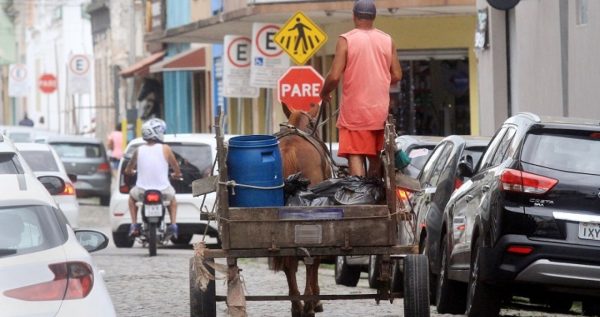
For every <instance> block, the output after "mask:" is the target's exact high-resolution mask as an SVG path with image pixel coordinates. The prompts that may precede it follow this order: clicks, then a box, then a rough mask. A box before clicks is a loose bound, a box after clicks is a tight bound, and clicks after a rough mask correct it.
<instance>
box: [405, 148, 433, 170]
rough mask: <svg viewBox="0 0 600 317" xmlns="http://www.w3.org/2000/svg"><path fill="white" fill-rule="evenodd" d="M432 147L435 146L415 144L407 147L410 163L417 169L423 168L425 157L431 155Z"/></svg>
mask: <svg viewBox="0 0 600 317" xmlns="http://www.w3.org/2000/svg"><path fill="white" fill-rule="evenodd" d="M434 148H435V146H433V145H427V146H415V147H413V148H411V149H409V150H408V153H406V154H407V155H408V157H410V164H411V165H412V166H414V167H416V168H418V169H419V170H421V169H423V166H424V165H425V162H427V159H428V158H429V156H431V153H433V149H434Z"/></svg>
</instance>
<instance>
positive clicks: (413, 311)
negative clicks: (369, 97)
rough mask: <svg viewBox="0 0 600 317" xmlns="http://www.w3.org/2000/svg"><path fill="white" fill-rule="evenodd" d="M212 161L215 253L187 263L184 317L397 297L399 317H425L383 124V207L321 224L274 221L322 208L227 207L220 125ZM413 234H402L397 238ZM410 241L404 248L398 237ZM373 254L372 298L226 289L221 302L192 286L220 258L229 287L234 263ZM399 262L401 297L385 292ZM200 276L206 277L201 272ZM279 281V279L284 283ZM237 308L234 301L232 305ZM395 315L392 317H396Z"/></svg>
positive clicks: (211, 289) (424, 291) (390, 134)
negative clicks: (281, 303)
mask: <svg viewBox="0 0 600 317" xmlns="http://www.w3.org/2000/svg"><path fill="white" fill-rule="evenodd" d="M216 134H217V152H218V153H217V160H218V166H219V175H218V179H219V181H218V182H217V185H216V187H217V189H216V190H217V195H218V198H217V202H218V203H217V208H216V215H215V216H216V219H217V221H218V224H219V232H220V239H221V247H222V249H203V250H202V255H201V256H199V255H196V256H195V257H194V258H192V259H191V261H190V299H191V303H190V309H191V316H204V317H211V316H216V302H217V301H227V302H228V305H230V306H231V305H232V303H233V302H235V301H236V299H233V298H231V297H232V294H237V295H238V296H239V294H240V292H241V294H242V295H241V296H242V297H243V304H244V305H245V301H276V300H285V301H289V300H292V299H295V300H307V299H315V298H317V297H318V298H319V299H320V300H351V299H367V298H373V299H375V300H376V301H378V302H379V301H380V300H389V301H390V302H392V301H393V299H394V298H398V297H404V315H405V316H429V282H428V267H427V259H426V258H424V256H423V255H419V254H417V253H418V246H417V245H416V244H415V239H414V231H413V230H414V228H415V224H414V223H412V222H413V221H415V217H413V216H412V215H411V214H410V213H409V212H407V211H406V210H405V208H404V206H403V205H402V203H401V202H400V201H399V200H397V198H396V193H395V190H396V173H395V168H394V150H395V132H394V128H393V126H392V125H391V124H387V125H386V131H385V141H386V142H385V155H384V165H385V188H386V204H385V205H352V206H333V207H335V208H336V209H343V218H341V219H334V220H332V219H324V220H319V219H316V220H306V219H302V220H289V219H288V220H285V219H280V217H279V215H280V210H282V209H285V210H287V211H290V210H291V211H297V212H300V213H302V212H311V210H312V211H314V209H324V208H326V207H287V206H286V207H269V208H264V207H263V208H246V207H243V208H238V207H230V206H229V205H228V188H227V186H226V185H225V184H226V183H227V181H228V173H227V165H226V163H225V162H226V155H227V153H226V151H227V150H226V147H225V144H224V139H223V134H222V130H221V128H220V126H218V124H217V126H216ZM407 230H408V231H413V232H403V231H407ZM402 236H404V237H406V236H409V237H412V238H410V239H409V240H410V241H411V242H409V243H408V244H403V245H399V244H398V241H403V240H404V241H406V239H400V238H399V237H402ZM350 255H380V256H381V257H380V258H381V264H380V267H379V269H380V272H381V273H380V277H379V281H380V282H381V283H378V285H379V289H378V290H377V292H376V293H373V294H345V295H339V294H321V295H318V296H311V297H308V296H304V295H299V296H270V295H260V296H252V295H245V294H243V290H242V289H237V290H236V289H231V288H232V287H237V288H240V287H239V286H232V285H233V283H228V292H227V293H228V296H229V297H230V298H229V299H228V296H221V295H219V296H217V295H216V294H215V282H214V280H211V281H210V282H209V283H208V287H207V288H206V289H205V290H202V289H201V288H200V287H199V286H198V285H197V283H196V279H197V277H198V274H199V271H200V270H199V268H201V265H204V268H209V271H212V272H214V271H213V269H212V268H213V267H214V259H215V258H226V259H227V271H228V280H229V281H231V280H235V279H236V278H237V277H238V274H239V270H238V267H237V259H239V258H256V257H281V256H298V257H304V258H305V260H308V261H310V257H313V256H350ZM398 257H399V258H402V259H403V261H402V262H400V263H403V264H404V265H403V268H404V270H403V272H404V286H403V292H398V293H395V292H391V291H390V279H391V275H392V261H394V260H395V259H396V258H398ZM204 272H206V271H204ZM284 282H285V280H282V283H284ZM237 301H238V302H239V298H238V299H237ZM399 313H400V312H399Z"/></svg>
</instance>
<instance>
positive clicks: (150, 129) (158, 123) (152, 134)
mask: <svg viewBox="0 0 600 317" xmlns="http://www.w3.org/2000/svg"><path fill="white" fill-rule="evenodd" d="M165 131H167V124H166V123H165V122H164V121H163V120H161V119H157V118H152V119H150V120H148V121H146V122H144V124H142V138H143V139H144V140H146V141H155V142H162V141H163V139H164V136H165Z"/></svg>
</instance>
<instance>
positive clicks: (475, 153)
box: [461, 146, 485, 168]
mask: <svg viewBox="0 0 600 317" xmlns="http://www.w3.org/2000/svg"><path fill="white" fill-rule="evenodd" d="M484 151H485V146H471V147H468V148H466V149H465V150H464V151H463V155H462V157H461V160H462V159H465V160H467V158H468V157H470V158H471V164H472V165H471V166H472V167H473V168H475V166H477V163H479V159H480V158H481V155H482V154H483V152H484Z"/></svg>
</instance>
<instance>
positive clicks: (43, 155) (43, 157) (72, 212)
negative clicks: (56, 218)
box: [15, 143, 79, 228]
mask: <svg viewBox="0 0 600 317" xmlns="http://www.w3.org/2000/svg"><path fill="white" fill-rule="evenodd" d="M15 147H16V148H17V150H19V152H20V153H21V155H22V156H23V158H24V159H25V162H27V165H29V167H30V168H31V169H32V170H33V173H34V174H35V175H36V176H48V175H52V176H58V177H60V178H61V179H62V180H63V182H64V183H65V190H64V191H62V192H60V193H57V194H54V195H52V198H54V201H55V202H56V204H57V205H58V208H59V209H60V210H61V211H62V212H63V213H64V214H65V216H66V217H67V220H69V224H70V225H71V227H73V228H78V227H79V203H78V202H77V197H76V196H75V186H74V185H73V182H75V181H76V180H77V176H76V175H73V174H71V175H68V174H67V171H66V170H65V167H64V165H63V163H62V161H61V160H60V158H59V157H58V154H56V151H54V149H52V147H51V146H49V145H48V144H38V143H15Z"/></svg>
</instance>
